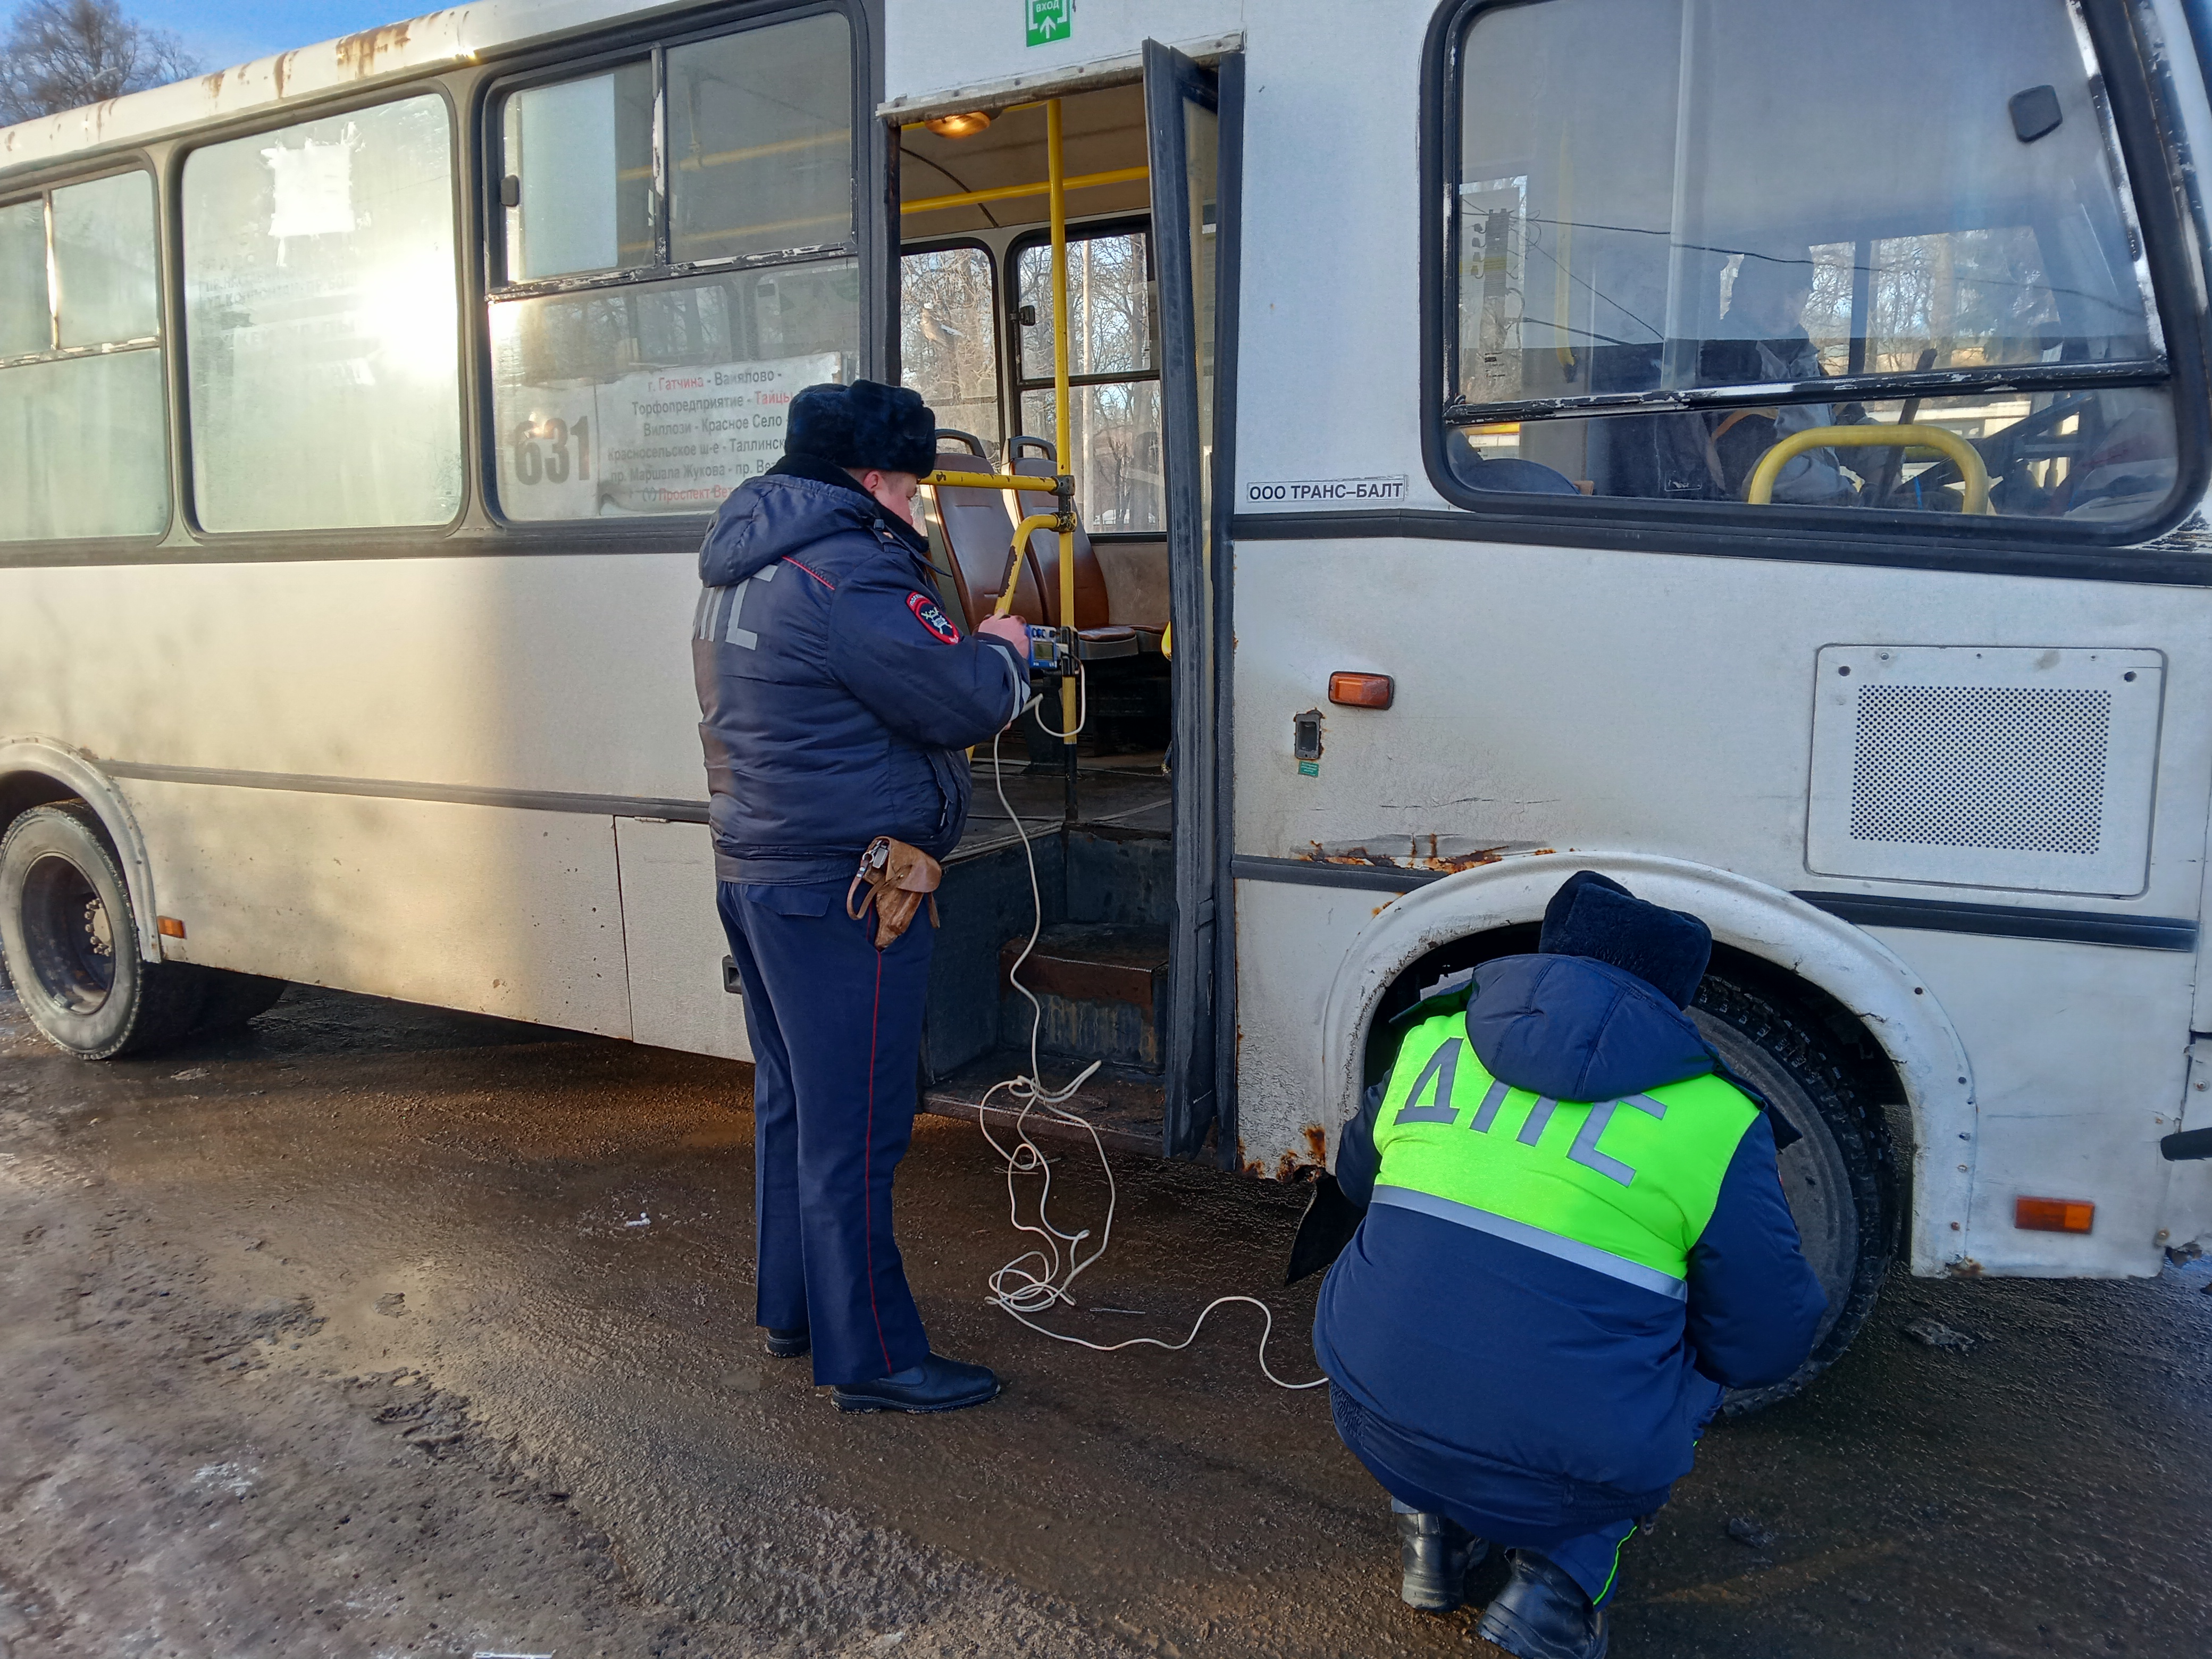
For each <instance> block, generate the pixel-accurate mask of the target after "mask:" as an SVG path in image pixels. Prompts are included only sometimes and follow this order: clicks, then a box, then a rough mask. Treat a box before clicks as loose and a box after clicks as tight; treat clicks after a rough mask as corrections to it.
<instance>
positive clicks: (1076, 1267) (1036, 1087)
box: [975, 659, 1328, 1389]
mask: <svg viewBox="0 0 2212 1659" xmlns="http://www.w3.org/2000/svg"><path fill="white" fill-rule="evenodd" d="M1090 692H1091V680H1090V676H1089V675H1088V674H1087V673H1085V671H1084V668H1083V665H1082V661H1081V659H1078V660H1077V662H1076V708H1077V714H1076V719H1075V729H1074V730H1073V732H1052V728H1051V727H1050V726H1046V725H1045V723H1044V720H1043V719H1042V716H1040V717H1039V719H1038V720H1037V725H1038V726H1040V727H1042V729H1043V730H1045V731H1047V732H1052V735H1053V736H1054V737H1056V738H1061V739H1062V740H1063V741H1066V740H1068V739H1071V738H1076V737H1078V736H1079V735H1081V733H1082V731H1083V728H1084V726H1085V725H1087V724H1088V723H1089V721H1090V719H1091V701H1090ZM1042 701H1043V699H1042V696H1038V697H1032V698H1031V699H1030V701H1029V702H1026V703H1024V704H1023V705H1022V713H1023V714H1027V713H1028V712H1029V711H1030V709H1031V708H1036V706H1037V705H1038V704H1039V703H1041V702H1042ZM1016 718H1017V719H1018V718H1020V716H1019V715H1017V716H1016ZM1003 735H1004V733H1003V732H1001V733H1000V736H1003ZM991 778H992V785H993V787H994V789H996V791H997V792H998V796H999V805H1000V806H1003V807H1005V808H1006V816H1007V817H1009V818H1012V820H1013V824H1014V833H1015V834H1016V835H1018V836H1020V837H1021V841H1022V857H1023V859H1024V861H1026V862H1027V864H1028V866H1029V872H1030V916H1031V918H1032V920H1031V921H1030V936H1029V938H1028V939H1027V940H1026V941H1025V942H1024V944H1023V945H1022V952H1021V955H1019V956H1018V957H1015V958H1014V964H1013V966H1012V969H1009V970H1008V972H1007V975H1006V976H1007V978H1008V979H1009V980H1010V981H1012V985H1013V987H1014V989H1016V990H1017V991H1019V992H1020V993H1021V994H1022V995H1023V996H1024V997H1025V998H1027V999H1028V1001H1029V1005H1030V1069H1029V1071H1028V1072H1027V1073H1024V1074H1023V1075H1020V1076H1017V1077H1010V1078H1008V1079H1006V1080H1005V1081H1004V1082H1002V1083H994V1084H993V1085H991V1086H990V1088H988V1089H987V1090H986V1091H984V1094H983V1097H982V1099H981V1100H979V1101H977V1102H976V1103H975V1127H977V1128H979V1129H981V1131H982V1132H983V1139H986V1140H987V1141H989V1142H990V1143H991V1150H992V1151H993V1152H996V1153H997V1154H998V1155H999V1156H1000V1158H1001V1159H1003V1160H1004V1161H1005V1164H1006V1218H1007V1220H1008V1221H1009V1222H1010V1223H1011V1224H1012V1226H1013V1229H1014V1231H1016V1232H1022V1233H1030V1234H1032V1235H1034V1236H1035V1237H1037V1238H1039V1239H1041V1240H1042V1241H1043V1243H1042V1248H1041V1249H1034V1250H1025V1251H1024V1252H1023V1253H1022V1254H1021V1255H1018V1256H1016V1257H1015V1258H1014V1259H1013V1260H1012V1261H1009V1262H1007V1263H1006V1265H1005V1266H1004V1267H1000V1269H999V1270H998V1271H997V1272H995V1273H993V1274H991V1276H990V1278H989V1279H987V1280H986V1281H985V1282H986V1283H987V1285H988V1286H989V1288H990V1294H989V1295H988V1296H987V1297H985V1298H984V1300H985V1301H987V1302H989V1303H991V1304H994V1306H997V1307H1000V1308H1003V1309H1004V1310H1006V1312H1007V1313H1009V1314H1011V1315H1012V1316H1014V1318H1016V1319H1017V1320H1018V1321H1020V1322H1022V1323H1023V1324H1024V1325H1026V1326H1028V1327H1029V1328H1030V1329H1031V1330H1033V1331H1035V1332H1036V1333H1037V1334H1038V1335H1040V1336H1048V1337H1050V1338H1051V1339H1052V1340H1054V1341H1055V1342H1072V1343H1073V1344H1074V1345H1075V1346H1077V1347H1079V1348H1088V1349H1090V1350H1091V1352H1093V1353H1115V1352H1119V1351H1120V1350H1121V1349H1123V1348H1134V1347H1139V1346H1144V1347H1154V1348H1164V1349H1166V1350H1167V1351H1168V1352H1170V1353H1176V1352H1181V1351H1182V1349H1184V1348H1188V1346H1190V1345H1191V1344H1192V1343H1194V1342H1195V1341H1197V1340H1198V1334H1199V1332H1200V1330H1201V1329H1202V1328H1204V1327H1205V1324H1206V1318H1207V1316H1209V1315H1211V1314H1212V1312H1213V1310H1215V1309H1216V1308H1218V1307H1221V1306H1223V1305H1224V1304H1227V1303H1231V1302H1249V1303H1250V1304H1252V1305H1253V1306H1254V1307H1255V1308H1257V1309H1258V1310H1260V1312H1261V1316H1262V1317H1263V1318H1265V1319H1266V1321H1267V1324H1266V1325H1265V1326H1264V1327H1263V1328H1261V1332H1260V1372H1261V1375H1262V1376H1265V1377H1266V1378H1267V1381H1269V1382H1270V1383H1273V1384H1274V1385H1275V1386H1276V1387H1277V1388H1279V1389H1317V1388H1319V1387H1321V1385H1322V1383H1326V1382H1328V1378H1327V1377H1326V1376H1317V1377H1316V1378H1315V1379H1314V1380H1313V1381H1312V1382H1310V1383H1285V1382H1284V1381H1283V1379H1282V1378H1281V1377H1279V1376H1276V1375H1275V1373H1274V1372H1273V1371H1272V1370H1268V1368H1267V1339H1268V1338H1269V1337H1270V1336H1271V1335H1273V1334H1274V1329H1275V1314H1274V1310H1273V1309H1272V1308H1270V1307H1268V1305H1267V1304H1266V1303H1264V1302H1262V1301H1261V1300H1260V1298H1259V1297H1255V1296H1218V1297H1214V1299H1213V1300H1212V1301H1211V1302H1209V1303H1207V1304H1206V1306H1205V1308H1204V1309H1203V1310H1201V1311H1200V1314H1199V1316H1198V1318H1197V1320H1196V1321H1195V1322H1194V1323H1193V1324H1192V1326H1191V1328H1190V1334H1189V1335H1188V1336H1186V1337H1185V1338H1183V1340H1182V1341H1180V1342H1167V1341H1164V1340H1161V1339H1160V1338H1158V1337H1156V1336H1133V1337H1129V1338H1127V1339H1126V1340H1122V1341H1120V1342H1089V1341H1085V1340H1084V1339H1083V1338H1082V1337H1079V1336H1067V1335H1065V1334H1062V1333H1060V1332H1059V1331H1054V1330H1047V1329H1046V1328H1044V1327H1043V1326H1042V1325H1040V1324H1038V1323H1037V1322H1036V1320H1035V1319H1034V1318H1032V1317H1031V1316H1032V1315H1035V1314H1041V1313H1043V1312H1045V1311H1047V1310H1049V1309H1051V1308H1053V1307H1055V1306H1057V1305H1059V1304H1062V1303H1065V1304H1066V1305H1067V1306H1069V1307H1071V1308H1073V1307H1075V1306H1077V1305H1078V1304H1077V1303H1076V1300H1075V1297H1074V1294H1073V1291H1074V1285H1075V1281H1076V1280H1077V1279H1080V1278H1081V1277H1082V1276H1083V1275H1084V1274H1085V1273H1087V1272H1089V1271H1090V1269H1091V1267H1093V1266H1095V1265H1096V1264H1097V1261H1098V1259H1099V1258H1100V1257H1101V1256H1103V1255H1105V1254H1106V1247H1107V1245H1108V1244H1109V1243H1112V1242H1113V1237H1114V1206H1115V1202H1116V1201H1117V1200H1118V1198H1119V1194H1118V1192H1117V1190H1116V1188H1115V1184H1114V1166H1113V1165H1112V1164H1109V1162H1108V1161H1107V1158H1106V1148H1105V1146H1104V1145H1103V1143H1102V1142H1101V1141H1100V1140H1099V1139H1098V1131H1097V1128H1096V1127H1093V1126H1092V1124H1091V1121H1090V1120H1089V1119H1087V1118H1085V1117H1083V1116H1081V1115H1078V1114H1077V1113H1074V1112H1071V1111H1068V1110H1066V1109H1065V1104H1064V1103H1066V1101H1068V1100H1071V1099H1073V1097H1074V1096H1075V1093H1076V1091H1078V1090H1079V1089H1081V1088H1082V1087H1083V1085H1085V1084H1086V1083H1088V1082H1089V1081H1090V1080H1091V1077H1092V1076H1093V1075H1094V1074H1095V1073H1097V1070H1098V1068H1099V1067H1100V1066H1103V1065H1104V1064H1105V1063H1106V1062H1105V1061H1104V1060H1092V1061H1091V1064H1090V1065H1088V1066H1085V1067H1084V1068H1083V1070H1082V1071H1080V1072H1079V1073H1077V1074H1076V1076H1075V1078H1074V1080H1073V1081H1072V1082H1070V1083H1068V1084H1067V1085H1065V1086H1064V1087H1061V1088H1058V1089H1048V1088H1046V1087H1045V1086H1044V1083H1043V1081H1042V1077H1041V1075H1040V1074H1041V1072H1042V1067H1041V1066H1039V1065H1038V1063H1037V1035H1038V1031H1039V1030H1040V1029H1041V1028H1042V1025H1043V1024H1044V1005H1043V1004H1042V1003H1041V1002H1039V1001H1038V1000H1036V995H1035V994H1033V993H1032V992H1031V991H1030V987H1028V986H1026V985H1024V984H1023V983H1022V964H1023V963H1025V962H1027V961H1028V960H1029V959H1030V952H1031V951H1035V950H1036V942H1037V935H1038V934H1039V933H1042V931H1043V928H1044V898H1043V896H1042V893H1041V892H1040V891H1039V890H1038V888H1037V873H1036V853H1035V851H1034V850H1033V849H1032V848H1030V834H1029V830H1028V829H1026V828H1025V827H1024V825H1023V823H1022V820H1021V815H1020V814H1019V813H1018V812H1016V811H1014V808H1013V804H1012V802H1010V801H1009V800H1007V799H1006V771H1005V769H1004V768H1003V767H1002V766H1001V765H1000V760H999V738H998V737H994V738H992V739H991ZM1002 1089H1003V1090H1005V1091H1006V1093H1007V1094H1008V1096H1009V1097H1012V1099H1014V1100H1017V1101H1019V1102H1020V1103H1021V1110H1020V1111H1019V1112H1018V1114H1017V1115H1015V1118H1014V1134H1015V1137H1016V1139H1015V1144H1014V1148H1013V1150H1012V1152H1008V1151H1007V1150H1006V1148H1005V1147H1004V1146H1000V1144H999V1140H998V1137H997V1136H995V1135H994V1134H993V1133H991V1124H990V1119H989V1116H988V1109H989V1106H990V1103H991V1097H993V1096H994V1095H996V1094H997V1093H998V1092H999V1091H1000V1090H1002ZM1040 1110H1041V1111H1042V1112H1043V1113H1045V1114H1046V1115H1048V1116H1049V1117H1050V1118H1052V1119H1053V1120H1054V1121H1055V1122H1059V1123H1062V1124H1066V1125H1070V1126H1072V1127H1076V1128H1079V1129H1081V1130H1082V1131H1083V1132H1084V1133H1085V1134H1087V1135H1089V1136H1090V1137H1091V1150H1092V1151H1093V1152H1096V1153H1097V1155H1098V1167H1099V1168H1100V1169H1101V1170H1103V1171H1104V1172H1105V1176H1106V1219H1105V1221H1104V1222H1103V1224H1102V1225H1101V1226H1100V1228H1099V1233H1098V1248H1097V1249H1094V1250H1092V1251H1091V1253H1090V1254H1089V1255H1082V1254H1081V1252H1082V1248H1083V1244H1084V1242H1085V1240H1086V1239H1088V1238H1089V1237H1091V1230H1090V1229H1089V1228H1087V1227H1085V1228H1083V1229H1081V1230H1079V1231H1076V1232H1072V1233H1068V1232H1062V1231H1060V1229H1059V1228H1057V1227H1055V1226H1054V1225H1052V1218H1051V1217H1050V1215H1049V1214H1048V1213H1047V1212H1048V1206H1050V1204H1051V1201H1052V1164H1051V1163H1050V1162H1049V1160H1048V1159H1047V1158H1046V1157H1045V1155H1044V1153H1043V1152H1041V1151H1039V1150H1038V1147H1037V1145H1036V1142H1035V1141H1033V1140H1031V1139H1030V1138H1029V1135H1028V1134H1027V1133H1026V1132H1025V1131H1024V1128H1023V1125H1024V1124H1025V1123H1026V1122H1027V1121H1029V1115H1030V1113H1031V1112H1033V1111H1040ZM1028 1175H1034V1176H1041V1177H1042V1180H1043V1182H1044V1185H1043V1187H1042V1189H1041V1190H1040V1191H1039V1192H1038V1194H1037V1218H1036V1225H1030V1223H1028V1222H1025V1221H1024V1220H1023V1219H1022V1216H1021V1200H1020V1197H1019V1195H1018V1193H1017V1192H1016V1190H1015V1188H1014V1180H1015V1177H1016V1176H1028ZM1063 1246H1065V1247H1066V1261H1065V1271H1063V1268H1062V1257H1061V1248H1062V1247H1063ZM1031 1262H1035V1263H1036V1267H1031V1266H1030V1263H1031Z"/></svg>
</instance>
